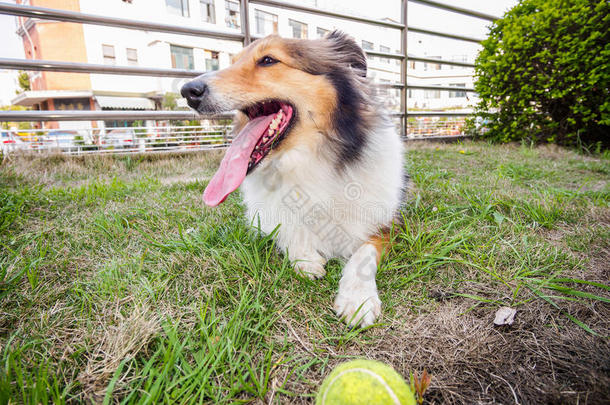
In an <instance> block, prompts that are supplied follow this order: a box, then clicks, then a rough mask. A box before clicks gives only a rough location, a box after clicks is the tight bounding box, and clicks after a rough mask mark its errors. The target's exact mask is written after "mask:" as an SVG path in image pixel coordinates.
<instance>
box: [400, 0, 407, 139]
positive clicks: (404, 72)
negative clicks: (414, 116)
mask: <svg viewBox="0 0 610 405" xmlns="http://www.w3.org/2000/svg"><path fill="white" fill-rule="evenodd" d="M408 3H409V2H408V0H402V10H401V19H402V24H403V25H404V28H403V29H402V30H401V34H402V43H401V52H402V54H403V55H404V58H403V59H402V63H401V64H400V70H401V72H400V75H401V77H402V83H403V84H404V86H403V88H402V99H401V100H400V104H401V109H400V111H401V112H402V113H403V114H404V115H403V116H402V124H403V126H402V129H403V136H404V137H406V136H407V126H408V125H409V124H408V121H407V119H408V117H407V111H408V108H407V101H408V97H409V88H408V87H407V69H408V67H409V57H408V55H407V52H408V39H407V36H408V33H409V29H408V23H407V9H408Z"/></svg>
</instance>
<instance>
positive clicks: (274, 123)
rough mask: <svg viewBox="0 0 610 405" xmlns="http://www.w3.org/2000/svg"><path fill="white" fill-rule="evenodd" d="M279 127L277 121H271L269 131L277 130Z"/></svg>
mask: <svg viewBox="0 0 610 405" xmlns="http://www.w3.org/2000/svg"><path fill="white" fill-rule="evenodd" d="M278 125H279V123H278V122H277V121H275V120H273V121H271V124H270V125H269V129H276V128H277V126H278Z"/></svg>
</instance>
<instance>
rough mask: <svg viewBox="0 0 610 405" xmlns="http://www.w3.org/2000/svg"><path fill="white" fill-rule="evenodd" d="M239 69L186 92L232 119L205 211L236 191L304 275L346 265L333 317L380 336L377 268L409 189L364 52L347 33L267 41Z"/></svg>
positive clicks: (194, 104)
mask: <svg viewBox="0 0 610 405" xmlns="http://www.w3.org/2000/svg"><path fill="white" fill-rule="evenodd" d="M232 62H233V63H232V65H231V66H229V67H227V68H226V69H223V70H220V71H215V72H207V73H205V74H203V75H201V76H199V77H197V78H196V79H194V80H192V81H190V82H188V83H186V84H185V85H184V86H183V87H182V89H181V94H182V96H183V97H184V98H186V100H187V103H188V105H189V106H190V107H191V108H193V109H195V110H196V111H198V112H199V113H206V114H210V113H212V114H214V113H221V112H227V111H236V116H235V119H234V126H235V129H234V140H233V142H232V144H231V146H230V147H229V149H228V150H227V152H226V154H225V156H224V158H223V160H222V162H221V163H220V167H219V169H218V171H217V172H216V174H215V175H214V176H213V178H212V179H211V180H210V182H209V184H208V185H207V187H206V189H205V191H204V194H203V199H204V202H205V204H207V205H208V206H212V207H214V206H217V205H219V204H221V203H222V202H223V201H224V200H225V199H226V198H227V196H228V195H229V194H230V193H232V192H233V191H235V190H236V189H237V188H240V189H241V193H242V196H243V201H244V203H245V205H246V207H247V216H248V219H249V220H250V221H251V223H252V224H253V225H255V226H258V227H259V228H260V229H261V230H262V231H263V232H265V233H267V234H270V233H272V232H275V233H274V238H275V240H276V244H277V246H278V247H279V248H281V250H283V251H284V252H285V254H286V255H288V258H289V259H290V260H291V262H292V263H294V267H295V270H296V271H297V272H298V273H300V274H301V275H304V276H307V277H310V278H312V279H315V278H320V277H323V276H324V275H325V274H326V271H325V269H324V266H325V264H326V262H327V260H328V259H330V258H334V257H339V258H343V259H345V260H347V262H346V264H345V266H344V268H343V273H342V276H341V279H340V282H339V291H338V293H337V296H336V298H335V300H334V310H335V312H336V313H337V315H338V316H339V317H340V318H342V319H343V320H344V321H345V322H346V323H347V324H348V325H350V326H357V325H360V326H362V327H364V326H369V325H372V324H373V323H374V322H375V320H376V319H377V318H378V317H379V315H380V313H381V301H380V299H379V295H378V291H377V285H376V282H375V276H376V273H377V266H378V263H379V261H380V258H381V256H382V254H383V252H384V249H387V247H388V244H389V243H390V230H391V227H392V226H393V224H394V223H395V222H396V221H398V220H399V216H398V213H399V209H400V207H401V204H402V203H403V200H404V198H405V195H406V190H407V187H408V185H409V184H408V182H409V180H408V176H407V175H406V173H405V169H404V150H403V143H402V141H401V139H400V136H399V134H398V133H397V132H396V129H395V127H394V126H393V124H392V123H391V121H390V118H389V115H388V114H387V112H386V111H385V110H384V109H383V108H382V107H381V106H380V104H379V103H378V102H377V101H376V99H375V97H374V87H373V86H372V84H371V83H370V82H369V81H368V80H367V79H366V71H367V62H366V56H365V54H364V52H363V51H362V49H361V48H360V47H359V46H358V45H357V44H356V42H355V41H354V40H353V39H352V38H351V37H349V36H348V35H346V34H344V33H342V32H340V31H334V32H332V33H330V34H328V35H327V36H326V37H324V38H322V39H316V40H303V39H285V38H281V37H279V36H277V35H271V36H268V37H265V38H263V39H259V40H257V41H255V42H253V43H252V44H250V45H249V46H247V47H246V48H244V49H243V50H242V51H241V52H240V53H239V54H237V55H236V56H235V57H234V58H233V61H232Z"/></svg>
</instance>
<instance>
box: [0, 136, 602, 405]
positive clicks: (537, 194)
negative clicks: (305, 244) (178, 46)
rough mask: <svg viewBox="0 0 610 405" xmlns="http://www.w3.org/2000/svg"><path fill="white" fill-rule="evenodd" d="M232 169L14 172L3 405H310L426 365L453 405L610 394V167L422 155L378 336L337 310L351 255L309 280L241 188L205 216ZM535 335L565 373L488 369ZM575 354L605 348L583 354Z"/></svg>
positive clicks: (381, 277) (543, 156) (137, 166)
mask: <svg viewBox="0 0 610 405" xmlns="http://www.w3.org/2000/svg"><path fill="white" fill-rule="evenodd" d="M218 162H219V155H218V154H208V155H205V156H203V155H188V156H173V157H170V156H163V157H143V158H138V159H134V158H132V157H126V158H125V157H116V158H112V157H90V158H87V159H77V158H73V159H69V158H65V159H64V158H57V157H56V158H50V159H47V160H42V159H29V158H22V159H17V160H15V161H8V162H5V163H4V164H3V165H2V167H1V170H0V311H1V316H0V360H1V361H0V403H26V404H30V403H32V404H33V403H78V402H85V401H93V402H96V403H119V402H120V403H128V404H132V403H133V404H140V403H214V404H216V403H217V404H229V403H290V402H294V403H307V402H309V401H311V400H312V398H313V397H314V396H315V392H316V390H317V388H318V387H319V385H320V383H321V380H322V379H323V378H324V376H325V375H327V374H328V372H329V370H330V369H331V368H332V367H334V366H335V365H336V364H338V362H340V361H343V360H344V359H346V358H351V357H367V358H376V359H380V360H382V361H386V362H388V363H390V364H392V365H393V366H394V367H395V368H396V369H397V370H398V371H399V372H400V373H401V374H402V375H403V376H405V377H406V376H408V375H409V372H410V371H415V370H423V369H424V368H426V369H427V370H428V371H430V372H431V374H432V376H433V380H432V387H431V389H430V390H429V393H428V394H427V397H426V398H427V399H428V400H429V401H432V402H434V401H436V402H437V403H438V402H444V403H469V402H470V403H473V402H476V400H477V399H480V398H483V399H487V400H489V401H494V400H496V401H504V400H505V399H506V398H509V397H510V398H512V393H511V391H512V390H513V389H514V388H516V393H517V395H518V396H519V397H520V399H521V401H523V402H538V401H539V400H540V399H541V398H543V397H544V396H541V395H542V394H540V393H539V392H538V393H537V391H535V390H534V389H533V388H532V389H530V388H531V387H533V385H536V386H537V389H539V390H543V391H544V390H547V391H544V392H546V394H544V395H547V394H548V398H559V400H558V401H557V403H561V401H566V403H567V402H573V400H574V399H575V398H577V397H579V398H583V397H584V396H585V395H587V396H588V398H597V397H599V398H602V397H603V395H605V394H607V393H608V386H607V384H606V382H607V381H608V380H607V374H604V373H601V374H600V375H598V374H595V373H596V371H595V370H596V368H599V364H598V363H599V359H598V357H599V358H602V359H603V358H607V355H608V353H609V352H608V351H607V349H608V339H607V337H608V335H609V328H608V326H609V322H608V316H607V315H608V312H609V306H608V304H609V303H610V292H609V289H610V288H609V287H608V267H607V263H608V262H609V261H610V255H609V248H608V246H610V232H608V229H609V226H608V225H609V223H610V210H609V208H608V205H609V200H610V181H609V173H610V170H609V168H610V161H609V160H608V158H607V157H589V156H583V155H579V154H577V153H575V152H571V151H566V150H563V149H558V148H552V147H546V148H528V147H520V146H513V145H508V146H506V145H505V146H490V145H487V144H483V143H466V144H455V145H436V144H417V145H411V146H410V150H409V152H408V169H409V172H410V174H411V176H412V178H413V180H414V182H415V185H416V189H417V191H416V193H415V195H414V196H413V198H412V199H411V200H410V202H409V204H408V205H407V207H406V208H405V210H404V212H403V218H404V227H402V228H400V229H398V228H397V229H394V234H393V237H394V241H395V243H394V244H393V247H392V249H391V251H390V252H387V254H386V257H385V258H384V260H383V263H382V264H381V266H380V269H379V272H378V286H379V291H380V297H381V301H382V303H383V316H382V318H381V319H380V320H379V323H378V324H377V325H375V326H373V327H371V328H367V329H365V330H362V329H354V330H350V329H348V328H346V327H345V325H344V324H342V323H341V322H340V321H338V320H337V318H336V316H335V315H334V313H333V312H332V300H333V298H334V294H335V293H336V291H337V286H338V281H339V278H340V271H341V266H342V263H341V262H340V261H338V260H333V261H331V262H330V263H329V264H328V266H327V270H328V274H327V276H326V277H325V278H324V279H322V280H319V281H310V280H308V279H304V278H302V277H299V276H297V275H296V274H295V273H294V270H293V269H292V267H291V265H290V263H289V262H288V261H287V260H286V258H285V257H283V255H282V254H280V253H278V252H277V250H276V249H275V247H274V242H273V238H272V237H270V236H264V235H260V234H259V233H258V232H257V231H256V230H255V229H252V228H250V227H249V226H248V224H247V222H246V221H245V220H244V217H243V207H242V206H241V202H240V199H239V196H238V195H232V196H231V197H229V199H228V200H227V202H226V203H225V204H223V205H222V206H221V207H220V208H217V209H210V208H206V207H204V206H203V204H202V201H201V194H202V192H203V189H204V188H205V185H206V183H207V181H206V178H209V176H210V175H211V174H212V173H213V171H214V169H215V167H216V165H217V164H218ZM500 306H511V307H514V308H516V309H517V310H518V315H517V322H516V324H515V325H514V326H512V327H504V329H502V328H500V329H498V328H494V327H493V326H492V325H491V322H492V320H493V316H494V313H495V311H496V310H497V309H498V307H500ZM447 323H449V324H450V325H451V327H450V328H449V329H445V326H447ZM443 325H444V326H443ZM469 328H470V329H469ZM511 328H512V329H511ZM471 329H472V330H475V329H476V330H478V331H479V332H477V333H478V334H476V335H468V336H467V337H466V338H464V337H462V338H459V339H458V337H459V336H461V335H460V333H461V332H460V330H471ZM430 331H434V333H432V332H430ZM500 335H501V336H502V339H501V340H497V339H496V337H497V336H500ZM532 335H533V336H534V338H535V340H536V342H538V344H539V346H540V347H541V348H544V350H533V349H532V351H528V350H529V349H527V348H523V349H518V350H522V352H519V353H522V354H523V356H525V357H527V358H528V361H530V362H536V361H539V362H540V363H541V364H542V363H544V362H545V361H547V362H549V363H548V364H550V365H551V366H552V367H551V368H552V369H553V372H554V373H555V374H554V377H553V380H550V377H549V375H550V373H548V375H547V374H545V372H544V367H540V369H534V368H532V370H529V371H527V372H528V373H530V374H529V377H528V378H527V379H528V380H531V382H528V381H522V380H519V378H518V377H517V376H516V374H515V373H514V372H512V371H510V366H516V365H517V364H516V363H515V362H516V360H515V356H512V357H511V358H510V359H504V358H502V357H501V355H500V354H498V356H499V357H498V358H499V360H498V361H499V363H498V365H497V366H496V365H491V363H492V362H490V363H489V364H483V363H481V362H480V357H479V356H482V354H481V353H483V352H484V351H485V350H490V352H491V353H499V352H502V351H503V350H505V345H506V341H507V340H513V341H514V342H515V343H516V344H517V345H518V344H523V345H525V343H527V342H530V340H528V339H530V338H531V336H532ZM558 336H564V337H565V338H566V339H567V338H568V337H569V341H567V340H566V341H564V340H562V338H561V337H558ZM442 339H444V340H442ZM441 341H442V342H445V343H443V344H441ZM447 342H451V343H447ZM561 342H563V343H561ZM562 344H564V346H562ZM568 344H572V345H579V346H578V347H580V348H582V350H584V351H585V353H587V355H583V354H582V353H578V352H574V353H573V354H566V352H565V350H564V349H565V347H566V345H568ZM468 345H473V346H472V347H474V348H475V349H476V350H471V351H468V350H465V347H466V346H468ZM469 347H470V346H469ZM484 348H485V349H484ZM462 349H464V350H462ZM426 353H432V354H426ZM456 353H461V354H459V355H456ZM477 353H478V354H477ZM456 356H457V357H456ZM562 356H563V357H562ZM570 356H573V357H572V358H570ZM433 358H434V360H432V359H433ZM536 359H538V360H536ZM549 359H550V360H549ZM566 359H570V362H571V363H570V364H565V361H566ZM503 361H504V362H507V363H506V364H503V363H502V362H503ZM507 364H508V366H509V367H508V368H507V367H506V365H507ZM602 364H603V361H602ZM500 366H502V367H500ZM496 367H497V368H496ZM465 369H468V370H471V371H472V373H471V374H472V375H476V376H477V379H475V380H474V381H471V380H469V377H468V375H467V374H468V373H463V374H462V373H461V371H463V370H465ZM581 369H585V370H591V371H590V375H589V374H587V375H586V376H582V371H580V370H581ZM606 371H607V370H606ZM524 373H525V371H524ZM577 373H581V374H580V376H581V377H582V378H579V377H577ZM490 375H500V376H501V377H502V378H503V379H504V380H505V381H507V384H508V385H509V386H511V390H509V389H508V388H509V387H508V386H506V385H504V384H501V383H498V381H499V380H494V378H493V377H491V376H490ZM523 375H525V374H523ZM585 377H586V378H585ZM480 384H483V386H487V385H489V386H492V388H491V389H488V390H487V391H485V392H483V390H482V388H481V385H480ZM513 385H514V388H513ZM452 387H460V389H459V390H456V389H454V388H452ZM555 391H557V392H563V394H557V395H559V397H553V396H552V395H555ZM536 393H537V394H536ZM503 395H504V396H503ZM506 395H508V396H506ZM535 395H539V396H535ZM562 395H563V396H562ZM596 396H597V397H596ZM544 398H546V397H544Z"/></svg>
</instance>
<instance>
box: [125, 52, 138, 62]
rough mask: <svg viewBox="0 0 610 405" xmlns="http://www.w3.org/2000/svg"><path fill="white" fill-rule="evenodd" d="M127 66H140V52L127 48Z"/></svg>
mask: <svg viewBox="0 0 610 405" xmlns="http://www.w3.org/2000/svg"><path fill="white" fill-rule="evenodd" d="M127 64H128V65H130V66H137V65H138V50H137V49H133V48H127Z"/></svg>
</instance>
